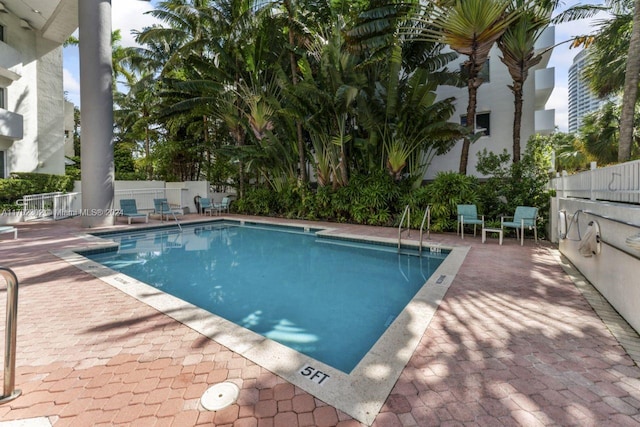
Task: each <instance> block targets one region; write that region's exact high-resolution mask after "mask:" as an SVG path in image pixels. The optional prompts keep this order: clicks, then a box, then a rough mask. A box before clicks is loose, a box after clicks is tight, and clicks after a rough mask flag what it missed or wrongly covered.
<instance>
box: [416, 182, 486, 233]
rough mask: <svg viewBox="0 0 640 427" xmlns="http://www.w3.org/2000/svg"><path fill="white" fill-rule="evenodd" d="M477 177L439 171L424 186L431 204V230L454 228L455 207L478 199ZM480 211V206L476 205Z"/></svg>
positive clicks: (472, 202) (473, 202) (476, 201)
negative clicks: (430, 181)
mask: <svg viewBox="0 0 640 427" xmlns="http://www.w3.org/2000/svg"><path fill="white" fill-rule="evenodd" d="M478 185H479V184H478V179H477V178H476V177H474V176H469V175H462V174H460V173H457V172H440V173H438V174H437V175H436V178H435V180H434V181H433V182H432V183H430V184H428V185H427V187H426V190H425V192H426V194H425V196H426V199H427V200H428V201H429V204H430V205H431V230H432V231H451V230H455V229H456V219H457V211H458V210H457V207H458V205H461V204H475V205H477V204H478V202H479V200H478ZM478 211H479V212H482V206H478Z"/></svg>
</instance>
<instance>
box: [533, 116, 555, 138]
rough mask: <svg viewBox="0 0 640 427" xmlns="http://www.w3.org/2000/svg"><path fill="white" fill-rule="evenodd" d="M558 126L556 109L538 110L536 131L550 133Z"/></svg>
mask: <svg viewBox="0 0 640 427" xmlns="http://www.w3.org/2000/svg"><path fill="white" fill-rule="evenodd" d="M555 128H556V110H537V111H536V115H535V132H536V133H539V134H542V135H549V134H551V133H553V132H554V131H555Z"/></svg>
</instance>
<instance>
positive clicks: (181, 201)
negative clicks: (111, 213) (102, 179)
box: [113, 188, 188, 211]
mask: <svg viewBox="0 0 640 427" xmlns="http://www.w3.org/2000/svg"><path fill="white" fill-rule="evenodd" d="M187 193H188V192H187V190H186V189H184V188H138V189H129V190H116V191H115V192H114V198H113V206H114V208H116V209H120V200H122V199H134V200H135V201H136V207H137V208H138V210H142V211H145V210H153V209H154V205H153V199H167V202H169V205H170V206H172V207H175V208H178V209H180V208H183V207H185V206H188V200H187Z"/></svg>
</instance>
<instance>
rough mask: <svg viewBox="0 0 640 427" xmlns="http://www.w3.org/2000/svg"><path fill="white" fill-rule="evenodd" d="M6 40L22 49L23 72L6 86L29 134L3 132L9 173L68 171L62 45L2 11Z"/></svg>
mask: <svg viewBox="0 0 640 427" xmlns="http://www.w3.org/2000/svg"><path fill="white" fill-rule="evenodd" d="M0 23H1V24H2V25H4V26H5V43H6V44H7V45H8V46H11V47H12V48H13V49H15V50H17V51H18V52H19V53H20V61H21V64H20V65H21V67H20V73H21V77H20V78H19V79H17V80H15V81H12V82H6V81H5V84H7V83H8V85H7V86H6V91H7V110H8V111H11V112H13V113H17V114H20V115H22V116H23V135H22V138H21V139H18V140H15V141H12V140H10V139H7V138H2V137H0V149H2V150H6V151H7V172H8V173H11V172H41V173H53V174H63V173H64V152H63V149H64V105H63V103H64V92H63V88H62V47H61V46H60V45H59V44H57V43H54V42H51V41H48V40H45V39H43V38H42V37H40V36H39V35H38V33H37V32H36V31H34V30H31V29H25V28H22V27H21V26H20V21H19V19H18V18H17V17H16V16H15V15H13V14H11V13H3V14H0Z"/></svg>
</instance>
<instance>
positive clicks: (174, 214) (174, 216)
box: [160, 202, 182, 231]
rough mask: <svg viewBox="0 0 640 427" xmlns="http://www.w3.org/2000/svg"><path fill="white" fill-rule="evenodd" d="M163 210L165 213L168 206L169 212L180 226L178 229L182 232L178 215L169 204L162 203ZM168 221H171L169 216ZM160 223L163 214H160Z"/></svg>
mask: <svg viewBox="0 0 640 427" xmlns="http://www.w3.org/2000/svg"><path fill="white" fill-rule="evenodd" d="M161 205H162V210H163V211H164V207H165V205H166V206H167V210H168V211H169V212H171V215H173V219H174V220H175V221H176V224H178V229H179V230H180V231H182V226H180V221H178V217H177V216H176V213H175V212H174V211H173V209H171V207H170V206H169V203H167V202H162V204H161ZM167 219H169V217H168V216H167ZM160 222H162V214H160Z"/></svg>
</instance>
